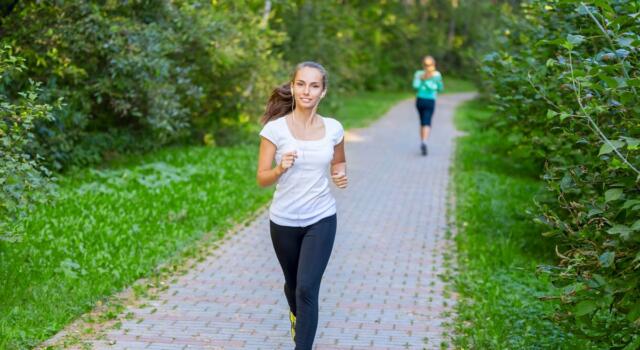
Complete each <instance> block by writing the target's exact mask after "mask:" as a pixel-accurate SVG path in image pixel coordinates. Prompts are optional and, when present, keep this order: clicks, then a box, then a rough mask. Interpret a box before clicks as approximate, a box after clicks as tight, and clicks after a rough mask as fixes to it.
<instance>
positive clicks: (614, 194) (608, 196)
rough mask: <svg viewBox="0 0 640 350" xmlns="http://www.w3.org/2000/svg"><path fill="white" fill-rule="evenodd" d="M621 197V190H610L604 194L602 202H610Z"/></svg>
mask: <svg viewBox="0 0 640 350" xmlns="http://www.w3.org/2000/svg"><path fill="white" fill-rule="evenodd" d="M620 197H622V189H621V188H612V189H610V190H608V191H607V192H605V193H604V201H605V202H611V201H615V200H617V199H620Z"/></svg>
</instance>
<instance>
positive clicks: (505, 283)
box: [452, 100, 589, 349]
mask: <svg viewBox="0 0 640 350" xmlns="http://www.w3.org/2000/svg"><path fill="white" fill-rule="evenodd" d="M487 105H488V103H487V101H484V100H474V101H470V102H467V103H465V104H463V105H462V106H461V107H459V108H458V109H457V111H456V126H457V127H458V128H460V129H461V130H464V131H466V132H467V133H468V134H467V135H466V136H464V137H462V138H459V139H458V140H457V142H456V155H455V162H454V167H453V176H454V177H453V179H452V183H453V184H454V189H455V198H456V210H455V213H456V222H457V224H458V225H457V226H458V233H457V235H456V243H457V247H458V265H459V268H458V271H457V274H456V277H455V285H456V289H457V291H458V293H459V294H460V297H459V299H458V302H457V305H456V311H457V317H456V320H455V323H454V330H455V334H456V337H455V344H456V348H461V349H589V345H588V343H587V342H583V341H581V340H580V339H577V338H576V337H575V336H574V335H572V334H571V333H568V332H565V331H563V330H562V329H561V328H560V327H558V326H557V325H555V324H554V323H553V322H552V321H551V320H550V319H549V317H548V315H549V314H550V313H551V312H552V309H553V306H552V305H548V304H543V303H540V302H539V300H538V299H537V297H539V296H543V295H545V294H547V293H549V292H550V285H549V283H548V281H544V280H538V279H537V278H536V277H535V275H534V273H533V272H534V271H535V269H536V265H537V264H540V263H548V262H550V261H552V260H551V259H552V258H553V255H552V254H550V251H549V250H550V249H549V246H550V245H549V244H548V243H549V242H545V241H542V240H540V239H539V234H540V231H541V228H540V227H539V226H534V225H531V223H530V222H529V221H528V220H527V219H528V218H530V216H531V214H529V213H530V211H531V210H532V209H533V204H532V203H531V201H530V198H531V197H532V196H534V195H535V194H536V193H537V192H539V191H540V189H541V188H542V187H543V184H542V182H541V181H540V180H537V179H536V178H535V171H534V169H535V167H534V166H533V164H532V163H531V162H527V161H523V162H520V163H514V162H511V161H510V160H509V159H508V157H505V154H506V153H507V151H508V149H507V148H505V147H504V142H503V137H502V135H500V134H499V133H497V132H496V131H495V130H493V129H491V128H485V127H484V125H485V124H486V122H487V121H488V120H491V119H492V118H493V117H492V113H491V111H490V110H489V109H488V108H487ZM532 175H533V176H532Z"/></svg>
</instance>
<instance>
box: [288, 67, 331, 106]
mask: <svg viewBox="0 0 640 350" xmlns="http://www.w3.org/2000/svg"><path fill="white" fill-rule="evenodd" d="M323 91H324V86H323V84H322V72H320V71H319V70H317V69H315V68H312V67H302V68H301V69H300V70H298V72H297V73H296V76H295V78H294V79H293V94H294V96H295V98H296V106H299V107H302V108H313V107H315V106H316V105H317V104H318V103H319V102H320V98H321V97H320V96H322V92H323Z"/></svg>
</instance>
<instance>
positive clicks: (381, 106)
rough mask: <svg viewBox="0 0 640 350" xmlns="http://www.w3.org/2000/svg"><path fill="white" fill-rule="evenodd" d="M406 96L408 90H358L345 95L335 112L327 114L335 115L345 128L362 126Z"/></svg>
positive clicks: (407, 95) (408, 94) (408, 96)
mask: <svg viewBox="0 0 640 350" xmlns="http://www.w3.org/2000/svg"><path fill="white" fill-rule="evenodd" d="M407 98H411V93H410V92H370V91H367V92H359V93H355V94H352V95H348V96H345V97H344V98H343V99H342V101H341V102H342V104H340V105H339V106H338V108H337V109H336V111H335V113H333V112H332V113H330V114H327V115H335V116H336V118H337V119H338V120H339V121H340V122H341V123H342V126H343V127H344V128H345V129H351V128H362V127H365V126H367V125H369V124H371V123H372V122H373V121H375V120H376V119H378V118H379V117H380V116H382V115H384V114H385V113H386V112H387V111H388V110H389V108H391V107H392V106H393V105H395V104H396V103H398V102H400V101H402V100H405V99H407Z"/></svg>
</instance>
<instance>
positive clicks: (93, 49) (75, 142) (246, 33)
mask: <svg viewBox="0 0 640 350" xmlns="http://www.w3.org/2000/svg"><path fill="white" fill-rule="evenodd" d="M259 20H260V16H259V13H257V12H256V11H254V9H253V8H251V7H250V6H248V5H235V6H233V8H225V7H224V6H222V5H219V6H217V7H215V8H214V6H213V5H211V4H210V3H209V2H208V1H186V0H185V1H173V2H168V1H161V2H148V1H129V2H126V3H120V2H106V3H105V4H103V5H100V6H97V5H95V4H94V2H92V1H88V0H87V1H53V2H19V3H18V6H17V7H16V9H15V10H14V11H13V12H12V13H11V14H10V15H8V16H7V17H5V18H4V19H2V23H1V24H2V26H3V27H6V28H15V30H12V31H10V32H9V33H7V35H5V37H4V38H3V41H4V42H12V43H13V45H14V47H15V50H16V51H17V52H20V54H21V55H22V56H23V57H24V58H25V59H26V62H27V66H28V68H27V69H25V70H24V71H23V72H22V75H21V76H20V77H19V78H20V79H16V84H15V85H16V86H15V88H16V89H22V88H23V87H24V85H25V84H26V81H28V79H29V78H30V79H33V80H35V81H40V82H42V89H43V93H42V96H41V98H42V100H44V101H46V102H48V103H51V101H55V100H57V99H58V98H60V97H62V98H64V100H65V102H66V107H65V108H64V109H61V110H58V111H54V112H53V113H52V115H53V119H52V120H51V121H48V122H41V123H38V124H37V130H36V131H37V146H36V147H34V149H33V152H34V153H37V154H39V155H41V156H43V157H44V158H45V159H47V161H48V162H49V163H50V164H51V166H52V167H53V168H54V169H62V168H64V167H66V166H68V165H86V164H92V163H96V162H98V161H100V160H101V159H102V158H103V157H104V156H105V154H108V153H113V152H130V151H135V150H148V149H151V148H154V147H158V146H162V145H166V144H169V143H173V142H177V141H185V140H186V141H192V140H197V141H198V142H199V141H200V140H202V138H203V137H204V135H205V134H210V137H209V139H212V138H213V139H218V141H219V142H218V143H220V144H224V143H225V142H226V141H228V140H233V137H229V133H231V132H233V131H237V130H242V129H243V125H245V124H247V122H248V120H247V119H246V117H245V116H246V115H248V114H253V113H257V111H258V110H259V109H258V108H257V107H256V106H257V104H255V103H251V102H254V101H256V100H258V101H263V100H265V98H266V94H267V93H268V91H267V89H265V88H264V87H265V86H272V85H274V84H273V81H274V74H275V73H274V71H275V69H276V68H277V65H276V63H275V62H276V59H277V56H273V55H270V46H271V45H272V44H273V43H275V42H278V41H279V40H281V38H280V35H279V34H278V33H272V32H271V31H269V30H268V29H267V28H265V27H263V26H259V25H256V24H257V23H258V21H259ZM86 145H91V147H85V146H86Z"/></svg>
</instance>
